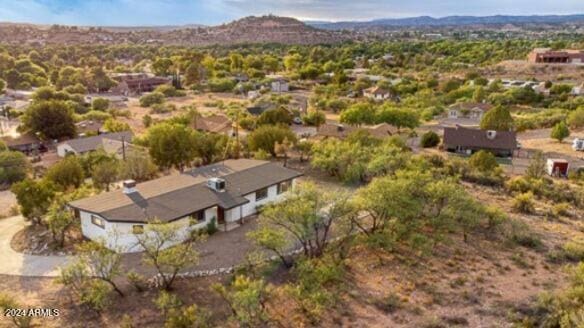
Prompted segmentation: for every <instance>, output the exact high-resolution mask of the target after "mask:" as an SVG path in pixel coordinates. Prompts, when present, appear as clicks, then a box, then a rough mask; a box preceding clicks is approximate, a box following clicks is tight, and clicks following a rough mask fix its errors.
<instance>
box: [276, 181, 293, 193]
mask: <svg viewBox="0 0 584 328" xmlns="http://www.w3.org/2000/svg"><path fill="white" fill-rule="evenodd" d="M290 187H292V180H289V181H284V182H280V183H278V195H279V194H281V193H284V192H286V191H288V190H289V189H290Z"/></svg>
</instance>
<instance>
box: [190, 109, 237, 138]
mask: <svg viewBox="0 0 584 328" xmlns="http://www.w3.org/2000/svg"><path fill="white" fill-rule="evenodd" d="M194 128H195V130H197V131H203V132H210V133H220V134H226V135H232V134H233V123H232V122H231V120H230V119H229V118H228V117H227V116H223V115H217V114H213V115H210V116H202V115H198V116H196V117H195V119H194Z"/></svg>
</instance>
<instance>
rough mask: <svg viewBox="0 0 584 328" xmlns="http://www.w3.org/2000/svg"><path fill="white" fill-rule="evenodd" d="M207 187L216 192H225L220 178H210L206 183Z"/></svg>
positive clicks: (223, 182) (223, 181)
mask: <svg viewBox="0 0 584 328" xmlns="http://www.w3.org/2000/svg"><path fill="white" fill-rule="evenodd" d="M207 187H209V189H212V190H214V191H216V192H224V191H225V180H224V179H221V178H211V179H209V180H208V181H207Z"/></svg>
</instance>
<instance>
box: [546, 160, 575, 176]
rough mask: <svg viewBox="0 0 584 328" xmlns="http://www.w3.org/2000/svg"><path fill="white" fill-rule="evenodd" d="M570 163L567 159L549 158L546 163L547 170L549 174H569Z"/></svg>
mask: <svg viewBox="0 0 584 328" xmlns="http://www.w3.org/2000/svg"><path fill="white" fill-rule="evenodd" d="M569 167H570V163H569V162H568V161H567V160H565V159H558V158H549V159H548V160H547V164H546V171H547V173H548V174H549V175H551V176H555V177H566V176H568V169H569Z"/></svg>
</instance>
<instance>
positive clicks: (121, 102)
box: [85, 87, 128, 108]
mask: <svg viewBox="0 0 584 328" xmlns="http://www.w3.org/2000/svg"><path fill="white" fill-rule="evenodd" d="M114 88H115V87H114ZM120 94H123V92H120V93H118V94H110V93H107V94H103V93H98V94H91V95H87V96H85V102H86V103H87V104H91V103H92V102H93V100H95V99H97V98H103V99H107V100H109V102H110V106H111V107H114V108H119V107H125V106H126V102H127V101H128V97H126V96H123V95H122V96H120Z"/></svg>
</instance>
